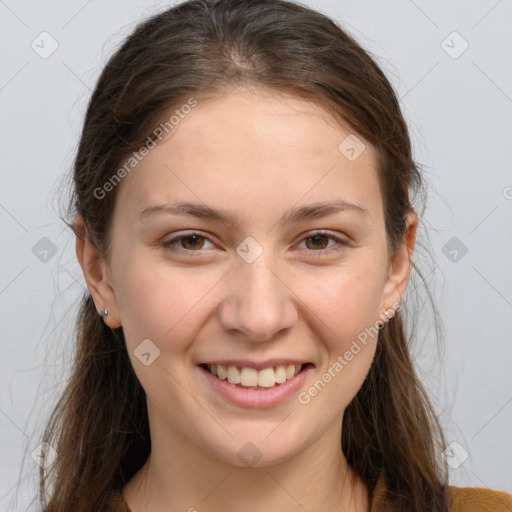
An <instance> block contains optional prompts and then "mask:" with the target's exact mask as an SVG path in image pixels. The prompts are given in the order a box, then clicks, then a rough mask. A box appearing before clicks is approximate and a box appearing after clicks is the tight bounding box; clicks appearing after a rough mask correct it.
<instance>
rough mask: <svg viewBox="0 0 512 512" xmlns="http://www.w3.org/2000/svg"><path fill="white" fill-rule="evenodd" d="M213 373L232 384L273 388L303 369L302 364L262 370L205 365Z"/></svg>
mask: <svg viewBox="0 0 512 512" xmlns="http://www.w3.org/2000/svg"><path fill="white" fill-rule="evenodd" d="M204 367H205V369H206V370H208V371H209V372H210V373H211V374H212V375H215V376H216V377H218V378H219V379H221V380H227V381H228V382H229V383H230V384H235V385H239V386H240V387H247V388H254V389H256V388H273V387H274V386H276V385H279V384H282V383H283V382H286V381H287V380H290V379H293V377H295V375H297V374H298V373H299V372H300V371H301V370H302V367H303V365H302V364H289V365H286V366H275V367H273V366H270V367H268V368H263V369H261V370H259V371H258V370H256V368H250V367H247V366H244V367H237V366H233V365H230V366H224V365H222V364H207V365H204Z"/></svg>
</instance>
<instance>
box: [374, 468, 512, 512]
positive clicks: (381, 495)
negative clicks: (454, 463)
mask: <svg viewBox="0 0 512 512" xmlns="http://www.w3.org/2000/svg"><path fill="white" fill-rule="evenodd" d="M392 509H393V506H392V500H391V499H390V497H389V492H388V489H387V487H386V484H385V479H384V475H383V474H381V475H380V477H379V479H378V481H377V484H376V485H375V487H374V489H373V491H372V494H371V512H392ZM448 510H449V511H450V512H512V495H510V494H508V493H506V492H503V491H494V490H492V489H488V488H483V487H455V486H449V487H448Z"/></svg>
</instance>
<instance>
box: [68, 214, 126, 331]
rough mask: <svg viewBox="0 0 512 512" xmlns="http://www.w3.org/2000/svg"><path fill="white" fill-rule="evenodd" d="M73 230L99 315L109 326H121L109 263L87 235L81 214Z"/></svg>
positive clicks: (80, 261) (77, 250)
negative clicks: (105, 312)
mask: <svg viewBox="0 0 512 512" xmlns="http://www.w3.org/2000/svg"><path fill="white" fill-rule="evenodd" d="M73 230H74V232H75V236H76V245H75V248H76V256H77V259H78V262H79V264H80V267H81V268H82V272H83V273H84V277H85V281H86V283H87V287H88V288H89V292H90V293H91V296H92V298H93V300H94V304H95V305H96V309H97V311H98V315H100V316H101V317H102V319H103V321H104V322H105V323H106V324H107V325H108V326H109V327H111V328H113V329H115V328H117V327H120V326H121V321H120V319H119V314H118V311H117V301H116V296H115V294H114V289H113V287H112V283H111V277H110V273H109V269H108V265H107V263H106V262H105V260H104V258H102V256H101V255H100V253H99V251H98V249H97V247H96V246H95V245H94V244H93V242H92V241H91V240H90V239H89V237H88V236H87V230H86V227H85V224H84V221H83V218H82V216H81V215H77V216H76V217H75V220H74V222H73ZM104 311H108V314H104Z"/></svg>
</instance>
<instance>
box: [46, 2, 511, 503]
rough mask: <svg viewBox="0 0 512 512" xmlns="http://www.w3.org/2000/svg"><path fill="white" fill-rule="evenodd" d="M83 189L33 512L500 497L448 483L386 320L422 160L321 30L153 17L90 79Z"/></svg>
mask: <svg viewBox="0 0 512 512" xmlns="http://www.w3.org/2000/svg"><path fill="white" fill-rule="evenodd" d="M74 185H75V193H74V197H73V201H72V206H73V211H72V214H73V216H74V220H73V223H72V227H73V229H74V232H75V234H76V237H77V239H76V240H77V242H76V249H77V257H78V260H79V262H80V265H81V267H82V269H83V272H84V276H85V279H86V281H87V285H88V288H89V291H90V294H87V296H85V297H84V300H83V303H82V305H81V309H80V317H79V321H78V352H77V357H76V363H75V367H74V371H73V374H72V377H71V380H70V382H69V385H68V387H67V389H66V392H65V394H64V396H63V397H62V399H61V401H60V403H59V405H58V407H57V409H56V410H55V412H54V415H53V416H52V419H51V422H50V424H49V426H48V429H47V432H46V435H45V439H44V440H45V441H46V442H47V443H48V444H49V445H51V446H53V447H54V448H55V450H56V451H57V453H58V454H59V457H58V458H57V461H56V463H55V464H54V465H53V466H52V467H51V470H50V471H49V472H48V473H45V471H44V470H43V474H42V478H41V496H43V497H47V499H45V500H43V503H44V507H45V510H46V511H47V512H57V511H59V512H60V511H65V510H66V511H69V510H74V511H75V512H78V511H84V512H85V511H91V510H110V511H114V510H118V511H129V510H131V511H132V512H141V511H147V512H153V511H155V512H156V511H160V510H166V511H178V510H189V511H194V510H198V511H216V510H223V511H229V510H244V511H252V510H269V511H274V510H275V511H277V510H280V511H281V510H308V511H310V512H314V511H318V510H340V511H341V510H343V511H350V512H362V511H370V510H371V511H379V512H380V511H388V510H389V511H391V510H393V511H404V512H405V511H408V512H409V511H411V510H414V511H417V512H419V511H424V512H427V511H428V512H432V511H435V512H442V511H448V510H450V511H458V510H469V509H471V510H475V511H477V510H482V511H483V510H493V511H498V510H499V511H506V510H512V497H511V496H509V495H507V494H505V493H502V492H498V491H490V490H486V489H458V488H454V487H449V486H448V475H447V469H446V464H445V463H443V462H442V459H441V457H440V454H441V452H442V451H443V450H444V449H445V448H446V446H445V442H444V438H443V434H442V431H441V429H440V426H439V423H438V420H437V418H436V416H435V413H434V411H433V409H432V406H431V404H430V402H429V400H428V398H427V395H426V393H425V391H424V388H423V387H422V385H421V383H420V382H419V381H418V380H417V377H416V374H415V371H414V367H413V362H412V361H411V358H410V355H409V351H408V346H407V340H406V337H405V334H404V329H403V324H402V318H401V313H400V310H401V308H402V304H401V298H402V295H403V294H404V292H405V289H406V287H407V282H408V277H409V272H410V270H411V266H412V265H413V263H412V254H413V250H414V242H415V233H416V227H417V225H418V217H417V214H416V212H415V211H414V208H413V207H412V205H411V201H410V198H409V193H410V192H416V191H417V190H419V188H420V186H421V176H420V174H419V172H418V169H417V167H416V165H415V163H414V162H413V160H412V157H411V147H410V140H409V136H408V131H407V127H406V125H405V123H404V120H403V117H402V115H401V112H400V108H399V105H398V102H397V99H396V96H395V94H394V92H393V89H392V87H391V86H390V84H389V82H388V80H387V79H386V78H385V77H384V75H383V73H382V72H381V70H380V69H379V68H378V66H377V65H376V64H375V62H374V61H373V60H372V59H371V58H370V57H369V55H368V54H367V53H366V52H365V51H364V50H363V49H362V48H361V47H360V46H359V45H358V44H357V43H356V42H355V41H354V40H353V39H352V38H351V37H349V36H348V35H347V34H346V33H345V32H343V31H342V30H341V29H340V28H339V27H338V26H337V25H336V24H335V23H334V22H332V21H331V20H329V19H328V18H326V17H325V16H323V15H321V14H319V13H316V12H314V11H312V10H310V9H307V8H305V7H302V6H299V5H296V4H293V3H289V2H284V1H280V0H237V1H234V0H220V1H214V0H192V1H189V2H185V3H183V4H180V5H178V6H176V7H174V8H172V9H169V10H167V11H165V12H163V13H161V14H159V15H158V16H155V17H153V18H151V19H150V20H148V21H146V22H145V23H143V24H142V25H140V26H139V27H138V28H137V29H136V30H135V32H134V33H133V34H132V35H131V36H130V37H129V38H128V39H127V41H126V42H125V43H124V44H123V46H122V47H121V48H120V49H119V50H118V51H117V52H116V54H115V55H114V56H113V57H112V58H111V59H110V61H109V63H108V64H107V66H106V67H105V69H104V71H103V73H102V75H101V77H100V79H99V81H98V84H97V86H96V89H95V91H94V93H93V96H92V99H91V102H90V104H89V107H88V111H87V115H86V119H85V124H84V128H83V132H82V137H81V141H80V145H79V149H78V154H77V157H76V162H75V173H74ZM340 441H341V442H340Z"/></svg>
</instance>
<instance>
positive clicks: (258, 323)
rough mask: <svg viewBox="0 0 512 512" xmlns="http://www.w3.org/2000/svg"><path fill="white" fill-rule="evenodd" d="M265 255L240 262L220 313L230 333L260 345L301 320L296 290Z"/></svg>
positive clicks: (228, 286)
mask: <svg viewBox="0 0 512 512" xmlns="http://www.w3.org/2000/svg"><path fill="white" fill-rule="evenodd" d="M264 255H265V253H263V254H262V255H261V256H260V257H259V258H258V259H257V260H256V261H254V262H252V263H246V262H244V261H241V262H239V264H238V265H237V266H236V267H235V268H234V269H233V271H232V272H230V273H229V274H228V276H227V278H228V279H229V282H228V284H227V296H226V297H225V299H224V300H223V301H222V304H221V305H220V311H219V316H220V322H221V325H222V327H223V328H224V329H225V330H226V331H227V332H231V333H235V332H238V333H242V334H243V335H244V337H246V338H247V339H249V340H250V341H258V342H262V341H268V340H271V339H273V338H275V337H276V336H278V335H279V334H282V332H284V331H285V330H286V329H289V328H290V327H292V326H293V325H294V324H295V323H296V322H297V319H298V311H297V307H296V304H295V301H294V294H293V292H292V290H290V288H289V287H288V286H287V284H286V281H285V279H284V276H282V275H280V273H279V271H278V270H276V269H275V268H271V266H270V265H268V263H270V261H267V259H266V258H264ZM274 267H275V265H274Z"/></svg>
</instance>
